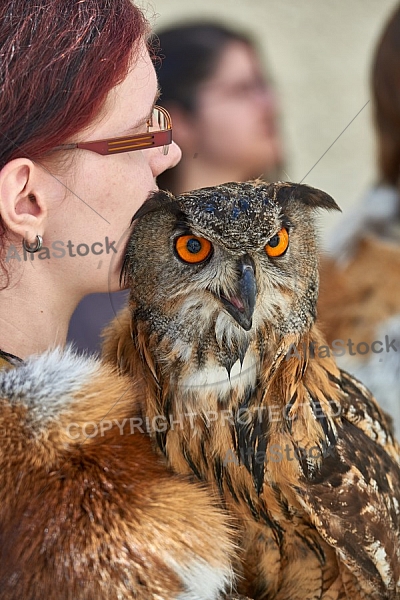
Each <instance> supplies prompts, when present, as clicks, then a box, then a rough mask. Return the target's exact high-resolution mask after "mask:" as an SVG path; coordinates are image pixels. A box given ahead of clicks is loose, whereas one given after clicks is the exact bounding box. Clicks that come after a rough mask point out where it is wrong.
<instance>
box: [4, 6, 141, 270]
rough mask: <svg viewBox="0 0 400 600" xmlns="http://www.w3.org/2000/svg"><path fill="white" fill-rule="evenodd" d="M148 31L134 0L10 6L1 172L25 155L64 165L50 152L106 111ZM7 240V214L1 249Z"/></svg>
mask: <svg viewBox="0 0 400 600" xmlns="http://www.w3.org/2000/svg"><path fill="white" fill-rule="evenodd" d="M148 31H149V30H148V24H147V22H146V20H145V18H144V17H143V15H142V13H141V12H140V11H139V10H138V9H137V8H136V7H135V6H134V5H133V4H132V3H131V2H130V0H86V1H85V2H81V1H79V0H59V1H54V2H48V1H46V0H35V2H30V1H27V0H12V1H4V2H2V3H1V5H0V56H1V67H0V169H1V168H3V167H4V165H5V164H6V163H7V162H8V161H10V160H12V159H14V158H19V157H25V158H30V159H33V160H38V159H39V160H41V161H43V164H46V165H47V166H49V165H50V164H51V165H52V166H55V165H56V164H57V163H55V162H54V161H55V160H58V161H62V158H63V153H60V152H57V153H56V154H55V155H54V159H53V160H52V161H51V160H50V162H49V158H48V157H47V159H46V153H47V152H48V151H49V150H50V149H51V148H53V147H54V146H57V145H59V144H62V143H63V142H65V141H67V140H72V139H73V136H74V135H75V134H76V133H77V132H78V131H81V130H82V129H83V128H84V127H85V126H87V125H88V124H89V123H90V122H91V121H92V119H93V117H94V115H96V114H98V112H99V110H100V109H101V107H102V104H103V103H104V101H105V98H106V96H107V94H108V92H109V91H110V90H111V89H112V88H113V87H114V86H115V85H117V84H118V83H119V82H120V81H122V80H123V79H124V78H125V76H126V74H127V72H128V69H129V67H130V63H131V59H132V56H133V49H134V47H135V44H136V43H137V42H139V41H140V40H141V39H142V38H143V36H144V35H147V34H148ZM116 40H117V41H118V43H116ZM4 235H5V227H4V223H3V222H2V219H1V216H0V246H1V239H2V237H3V236H4ZM0 266H1V267H2V268H3V271H4V272H5V273H7V270H6V265H5V264H4V260H3V262H1V263H0Z"/></svg>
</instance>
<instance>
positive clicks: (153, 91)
mask: <svg viewBox="0 0 400 600" xmlns="http://www.w3.org/2000/svg"><path fill="white" fill-rule="evenodd" d="M135 55H136V56H135V61H134V62H133V63H132V66H131V68H130V70H129V72H128V74H127V75H126V77H125V79H124V80H123V81H121V83H119V84H118V85H116V86H115V87H114V88H112V89H111V90H110V92H109V93H108V96H107V99H106V101H105V103H104V105H103V108H102V110H101V113H100V114H99V115H98V118H97V119H95V121H94V122H93V123H92V124H91V126H90V127H89V128H87V129H86V131H85V140H86V141H90V139H102V138H108V137H118V136H122V135H126V134H127V133H128V132H130V131H132V132H133V129H134V128H135V126H137V125H138V124H139V123H141V122H143V123H145V122H146V118H148V115H149V113H150V111H151V108H152V106H153V104H154V99H155V97H156V95H157V90H158V85H157V76H156V73H155V70H154V66H153V63H152V60H151V58H150V55H149V52H148V50H147V48H146V45H145V44H144V42H143V43H142V45H141V46H140V48H138V51H137V53H135ZM88 136H90V139H89V137H88ZM78 141H79V140H78Z"/></svg>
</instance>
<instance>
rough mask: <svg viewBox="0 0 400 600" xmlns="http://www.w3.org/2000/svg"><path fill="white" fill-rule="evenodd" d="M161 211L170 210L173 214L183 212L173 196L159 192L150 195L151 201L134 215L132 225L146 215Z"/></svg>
mask: <svg viewBox="0 0 400 600" xmlns="http://www.w3.org/2000/svg"><path fill="white" fill-rule="evenodd" d="M160 209H163V210H165V209H166V210H169V212H171V213H172V214H176V213H178V212H179V213H180V212H181V211H180V209H179V207H178V205H177V202H176V198H175V196H174V195H173V194H171V193H170V192H166V191H164V190H157V191H156V192H153V193H152V194H150V196H149V199H148V200H146V202H144V204H142V206H141V207H140V208H139V209H138V210H137V211H136V213H135V214H134V215H133V217H132V221H131V225H132V223H133V222H134V221H136V220H137V219H141V218H142V217H144V216H145V215H147V214H149V213H152V212H156V211H157V210H160Z"/></svg>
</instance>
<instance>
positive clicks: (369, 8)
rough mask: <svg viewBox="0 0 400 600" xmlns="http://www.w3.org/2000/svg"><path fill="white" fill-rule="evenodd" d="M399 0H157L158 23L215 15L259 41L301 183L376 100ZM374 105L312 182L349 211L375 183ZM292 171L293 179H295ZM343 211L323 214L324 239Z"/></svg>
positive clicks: (150, 10)
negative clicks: (372, 83) (387, 25)
mask: <svg viewBox="0 0 400 600" xmlns="http://www.w3.org/2000/svg"><path fill="white" fill-rule="evenodd" d="M396 4H397V1H396V2H395V1H394V0H304V1H303V2H302V1H301V0H153V2H152V3H144V2H142V3H141V6H143V7H144V9H145V10H146V13H147V15H148V16H149V17H150V19H151V21H152V23H153V25H154V26H156V27H160V26H164V25H167V24H169V23H171V22H174V21H176V20H182V19H184V18H186V17H215V18H218V19H219V20H221V19H223V20H224V21H225V22H226V23H228V24H232V25H236V26H238V25H239V26H243V27H244V28H246V29H247V30H249V31H250V32H253V33H254V34H255V36H256V37H257V38H258V39H259V41H260V42H261V44H262V47H263V49H264V51H265V55H266V57H267V61H268V63H269V65H270V70H271V72H272V76H273V78H274V80H275V81H276V84H277V87H278V91H279V95H280V99H281V104H282V115H283V131H284V135H285V140H286V149H287V157H288V161H287V169H286V171H287V174H288V176H289V177H290V179H291V180H292V181H297V182H298V181H301V180H302V179H303V178H304V177H305V176H306V174H307V172H308V171H309V170H310V169H311V168H312V167H313V165H314V164H315V163H316V162H317V161H318V159H320V157H321V156H322V155H323V154H324V152H325V151H326V150H327V149H328V147H329V146H330V145H331V144H332V142H333V141H334V140H335V139H336V138H337V137H338V135H339V134H340V133H341V132H342V131H343V130H344V129H345V127H346V126H347V125H349V123H350V121H351V120H352V119H353V118H354V117H355V115H356V114H357V113H358V112H359V111H360V110H361V109H362V107H363V106H364V105H365V104H366V102H368V100H369V98H370V93H369V65H370V60H371V55H372V51H373V48H374V44H375V42H376V40H377V36H378V35H379V32H380V30H381V28H382V26H383V24H384V22H385V20H386V19H387V17H388V15H389V14H390V12H391V11H392V9H393V8H394V6H396ZM370 108H371V105H370V104H368V105H367V106H366V107H365V109H364V110H363V111H362V112H361V113H360V114H359V116H358V117H357V118H356V119H355V120H354V122H353V123H351V124H350V125H349V127H348V129H347V130H346V131H345V132H344V133H343V135H342V136H341V137H340V139H339V140H338V141H337V142H336V143H335V145H334V146H333V147H332V148H331V149H330V150H329V151H328V152H327V154H326V155H325V156H324V157H323V158H322V159H321V161H320V162H319V163H318V165H316V166H315V168H314V169H313V170H312V172H311V173H309V174H308V175H307V176H306V177H305V180H304V182H305V183H308V184H310V185H313V186H315V187H319V188H321V189H324V190H325V191H327V192H328V193H330V194H331V195H332V196H333V197H334V198H335V199H336V201H337V202H338V204H339V205H340V206H341V208H342V210H343V212H344V214H346V212H348V210H349V208H350V206H351V205H353V204H354V203H356V202H357V200H359V199H360V197H361V195H362V194H363V192H364V191H365V190H366V188H367V187H368V186H369V185H370V184H371V183H372V182H373V181H374V177H375V166H374V139H373V131H372V126H371V111H370ZM289 177H288V178H289ZM338 218H340V215H336V214H330V215H323V216H322V215H321V219H320V223H321V228H320V229H321V241H322V243H323V242H324V239H325V238H326V236H327V235H329V232H330V231H331V230H332V227H333V226H334V225H335V223H337V221H338Z"/></svg>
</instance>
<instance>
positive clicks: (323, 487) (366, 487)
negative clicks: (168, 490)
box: [104, 183, 400, 600]
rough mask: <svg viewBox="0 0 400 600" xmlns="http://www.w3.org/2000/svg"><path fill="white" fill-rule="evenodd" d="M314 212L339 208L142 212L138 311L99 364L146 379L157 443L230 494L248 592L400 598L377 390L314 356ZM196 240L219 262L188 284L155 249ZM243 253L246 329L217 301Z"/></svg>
mask: <svg viewBox="0 0 400 600" xmlns="http://www.w3.org/2000/svg"><path fill="white" fill-rule="evenodd" d="M281 192H282V196H280V193H281ZM302 197H303V199H304V201H303V202H302ZM318 199H319V200H318ZM165 200H166V202H172V203H173V202H174V200H173V199H171V197H166V198H165ZM318 202H319V204H320V206H324V205H326V206H329V205H330V206H331V207H332V204H331V203H330V201H329V200H328V199H327V198H326V197H325V196H324V194H323V193H322V192H318V191H316V190H313V191H312V192H310V191H309V188H302V186H290V185H288V184H283V185H281V186H279V185H271V186H267V185H265V184H259V183H255V184H227V185H226V186H220V187H219V188H206V189H205V190H199V191H198V192H195V193H192V194H191V195H190V194H189V195H186V196H182V197H178V198H177V199H176V204H175V209H174V211H171V212H169V211H168V208H165V211H164V214H161V213H162V210H161V211H160V209H159V208H157V209H156V210H155V212H154V214H152V212H151V211H152V208H151V205H150V206H149V207H147V209H144V213H146V211H147V215H148V216H147V218H143V217H144V215H142V219H143V221H142V223H141V222H140V221H139V224H138V225H137V226H136V227H137V229H136V230H135V229H134V231H133V233H132V244H131V246H130V248H128V252H127V263H126V268H127V269H128V273H129V276H130V284H131V299H130V307H129V309H128V310H127V311H126V312H125V313H124V314H123V315H119V316H118V318H117V319H116V321H115V324H114V326H112V327H111V328H110V330H109V332H108V336H107V339H106V343H105V350H104V355H105V358H106V359H107V360H110V361H112V362H113V363H115V362H118V361H120V363H121V365H122V367H123V370H124V371H125V372H126V373H129V374H131V375H133V376H134V377H135V378H138V379H139V380H140V382H141V385H142V386H143V391H144V404H143V412H144V414H145V415H146V416H147V417H148V418H149V422H151V423H153V422H155V421H156V420H157V418H160V417H161V418H162V419H163V423H164V424H165V428H164V429H163V430H161V431H160V430H152V429H151V428H150V435H151V436H152V437H153V440H154V442H155V444H156V446H157V447H158V448H159V449H160V450H161V451H162V453H163V454H164V455H165V456H166V457H167V458H168V461H169V463H170V465H171V466H172V467H173V468H174V469H175V470H176V471H177V472H179V473H184V474H189V473H194V474H195V475H196V477H198V478H199V479H200V480H202V481H206V482H208V483H209V484H210V485H211V487H212V488H213V489H214V490H216V491H219V493H220V494H221V497H222V498H223V500H224V502H225V506H226V509H227V510H228V511H229V512H230V513H231V514H233V515H234V516H235V518H236V519H237V521H238V522H239V524H240V525H239V533H238V543H239V546H240V548H241V552H240V553H239V554H238V557H237V560H236V563H235V567H236V570H237V572H238V575H239V579H238V590H239V591H240V592H241V593H244V594H247V595H249V596H251V597H253V598H255V599H257V600H311V599H320V600H334V599H338V600H339V599H344V598H347V599H349V600H350V599H351V600H367V599H368V600H372V599H378V598H379V599H382V600H383V599H386V600H394V599H395V598H397V597H398V595H399V592H400V588H399V583H398V582H399V578H400V572H399V569H400V556H399V552H400V519H399V503H400V469H399V449H398V446H397V444H396V443H395V441H394V440H393V437H392V433H391V430H390V427H389V425H388V423H387V421H386V417H385V415H384V413H382V411H381V410H380V409H379V407H378V406H377V404H376V402H375V401H374V399H373V398H372V396H371V395H370V394H369V392H368V391H367V390H366V389H365V388H364V387H363V386H362V385H361V384H360V383H359V382H357V381H356V380H355V379H353V378H351V377H350V376H349V375H347V374H346V373H344V372H342V371H340V370H339V369H338V367H337V366H336V364H335V362H334V360H333V359H332V358H331V357H330V356H329V355H328V356H327V355H326V353H322V352H319V349H320V348H322V347H323V346H324V345H325V342H324V338H323V337H322V336H321V334H320V333H319V331H318V329H317V328H316V327H315V325H314V324H313V321H314V318H315V303H316V297H317V288H318V279H317V262H316V247H315V243H314V233H313V229H312V225H311V224H310V214H309V211H310V210H312V208H314V207H315V206H316V205H318ZM332 202H333V201H332ZM202 211H203V212H204V213H205V216H204V218H203V217H202ZM304 213H306V216H304ZM177 214H178V216H177ZM238 215H239V216H238ZM177 219H178V223H177V224H176V221H177ZM235 219H237V220H238V223H236V222H235ZM214 221H215V222H216V225H215V227H214ZM231 221H233V225H232V227H230V222H231ZM182 223H183V225H182ZM286 223H287V224H288V225H287V226H288V227H289V229H290V227H292V228H293V229H292V230H291V246H289V250H288V252H287V253H286V254H285V255H284V257H283V258H281V259H280V260H275V259H274V260H268V259H266V258H265V254H264V253H263V244H265V243H267V242H268V239H270V238H269V237H268V235H269V236H273V235H274V233H275V232H276V231H277V230H279V227H282V224H286ZM141 224H143V226H142V227H140V225H141ZM222 224H223V226H222ZM163 228H164V229H163ZM174 228H176V229H177V233H176V234H175V233H174V231H175V229H174ZM185 228H186V229H188V230H190V231H191V232H192V234H193V235H197V236H199V235H202V236H205V237H207V238H208V239H210V240H212V241H213V243H214V252H215V255H213V256H212V258H211V259H210V261H209V263H207V264H205V265H204V268H202V269H200V267H199V268H196V269H193V268H188V267H187V266H185V265H184V266H183V267H182V281H180V280H179V273H180V271H179V269H180V264H179V261H178V260H176V257H173V256H172V257H169V255H168V254H167V256H168V258H167V261H169V262H167V263H163V261H162V260H158V259H157V258H156V251H157V250H158V247H159V245H160V244H162V243H163V240H164V238H163V236H165V241H164V243H165V244H166V245H167V246H166V247H167V248H169V249H171V243H172V242H171V240H172V241H173V239H174V235H175V236H176V235H179V233H180V232H181V230H182V229H183V230H185V231H186V229H185ZM164 232H165V233H164ZM268 232H269V233H268ZM152 240H157V247H156V246H155V245H154V248H153V246H152V244H153V241H152ZM149 245H150V250H149ZM252 245H253V246H254V247H252ZM142 248H146V250H147V251H148V252H149V255H148V262H147V264H146V269H145V270H141V267H140V266H138V265H140V264H142V263H144V256H143V253H142V250H141V249H142ZM130 253H131V255H130ZM244 253H246V256H249V257H251V261H252V262H251V264H253V265H254V267H253V268H254V273H255V277H256V282H257V293H258V300H257V304H256V307H255V310H254V315H253V326H252V329H251V330H250V331H249V332H248V333H243V331H241V329H240V327H238V326H237V325H236V324H235V323H234V322H233V319H230V317H228V316H226V311H224V308H223V307H221V304H219V303H218V293H220V294H223V295H224V296H225V297H229V294H232V293H233V294H235V293H238V292H235V291H233V292H232V291H231V290H235V289H236V290H237V289H239V288H235V283H234V282H235V278H237V277H239V276H240V275H238V273H239V271H238V269H239V266H240V265H241V264H243V263H242V262H241V261H242V258H241V256H242V255H243V254H244ZM139 258H140V260H139ZM157 260H158V262H157ZM246 260H247V263H246V264H250V263H249V260H250V259H249V258H246ZM230 265H232V266H230ZM238 265H239V266H238ZM174 270H175V271H174ZM150 272H151V273H150ZM145 277H147V278H150V279H149V282H147V283H146V280H145ZM174 277H175V279H174ZM217 284H218V285H220V289H221V290H222V291H221V292H216V291H215V289H214V288H215V287H216V286H217ZM214 296H215V299H214ZM233 314H235V313H233ZM131 339H132V342H133V343H131V341H130V340H131ZM119 340H123V341H122V343H121V341H119ZM235 361H236V363H235ZM246 361H247V362H246ZM239 363H240V365H242V366H243V369H241V370H240V372H239V374H238V375H235V377H233V378H232V379H231V377H232V373H233V371H234V369H235V368H236V367H235V364H237V365H239ZM224 370H225V371H224ZM224 372H225V379H224V378H223V373H224ZM226 373H227V375H226ZM218 377H219V378H221V381H218ZM271 411H272V412H271ZM210 416H212V418H210ZM229 417H230V418H229Z"/></svg>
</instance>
